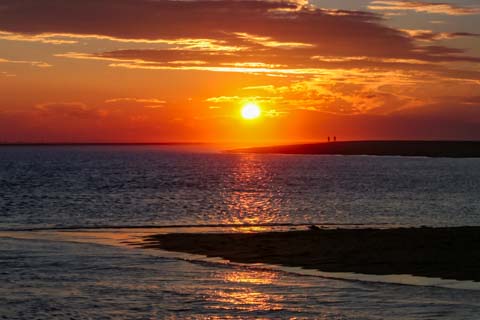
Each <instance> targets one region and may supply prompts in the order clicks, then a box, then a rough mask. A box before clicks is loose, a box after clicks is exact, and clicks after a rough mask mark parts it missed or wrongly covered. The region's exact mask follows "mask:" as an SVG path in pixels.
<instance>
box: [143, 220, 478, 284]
mask: <svg viewBox="0 0 480 320" xmlns="http://www.w3.org/2000/svg"><path fill="white" fill-rule="evenodd" d="M142 246H143V247H145V248H158V249H163V250H168V251H179V252H186V253H192V254H200V255H206V256H209V257H221V258H224V259H227V260H230V261H233V262H240V263H268V264H277V265H284V266H291V267H304V268H307V269H317V270H320V271H325V272H356V273H364V274H377V275H386V274H411V275H415V276H425V277H436V278H444V279H456V280H474V281H480V227H457V228H398V229H383V230H381V229H335V230H324V229H320V230H308V231H289V232H264V233H221V234H208V233H203V234H199V233H197V234H186V233H182V234H178V233H177V234H161V235H153V236H148V237H145V241H144V242H143V244H142Z"/></svg>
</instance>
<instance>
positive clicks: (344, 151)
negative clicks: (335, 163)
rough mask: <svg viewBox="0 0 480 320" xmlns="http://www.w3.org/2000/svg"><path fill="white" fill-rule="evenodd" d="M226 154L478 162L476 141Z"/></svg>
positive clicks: (300, 147) (327, 145)
mask: <svg viewBox="0 0 480 320" xmlns="http://www.w3.org/2000/svg"><path fill="white" fill-rule="evenodd" d="M229 152H232V153H280V154H324V155H373V156H410V157H415V156H416V157H446V158H478V157H480V141H342V142H325V143H311V144H295V145H283V146H271V147H255V148H243V149H234V150H230V151H229Z"/></svg>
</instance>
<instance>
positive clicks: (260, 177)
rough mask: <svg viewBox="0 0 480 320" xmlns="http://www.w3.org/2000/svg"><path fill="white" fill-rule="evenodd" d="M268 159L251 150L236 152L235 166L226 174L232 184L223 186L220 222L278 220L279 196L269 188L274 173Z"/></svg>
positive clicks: (264, 221) (271, 187)
mask: <svg viewBox="0 0 480 320" xmlns="http://www.w3.org/2000/svg"><path fill="white" fill-rule="evenodd" d="M268 163H269V162H268V161H262V159H260V158H259V157H258V155H255V154H240V155H238V158H236V163H235V166H233V168H232V171H231V172H230V174H229V176H228V177H226V178H227V179H230V180H231V183H232V185H233V186H234V188H233V190H232V189H230V190H224V194H223V201H224V203H225V204H226V207H227V210H228V212H227V213H228V214H227V215H226V216H225V218H224V221H223V222H224V223H234V224H265V223H271V222H278V221H279V219H280V218H279V216H278V215H279V213H280V208H281V201H282V200H281V198H282V197H280V196H279V191H278V190H275V189H274V188H273V186H275V184H274V183H272V181H273V179H274V178H275V176H274V172H273V170H271V168H269V167H268ZM232 213H235V214H232ZM242 231H247V232H248V231H251V232H254V231H261V230H242Z"/></svg>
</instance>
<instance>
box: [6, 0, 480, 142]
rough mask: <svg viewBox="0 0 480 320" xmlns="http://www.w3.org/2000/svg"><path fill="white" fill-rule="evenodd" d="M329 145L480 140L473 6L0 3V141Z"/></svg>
mask: <svg viewBox="0 0 480 320" xmlns="http://www.w3.org/2000/svg"><path fill="white" fill-rule="evenodd" d="M248 103H254V104H257V105H258V106H260V108H261V109H262V115H261V117H260V118H258V119H255V120H245V119H242V117H241V115H240V110H241V108H242V106H244V105H246V104H248ZM334 135H335V136H337V137H338V139H339V140H363V139H368V140H387V139H395V140H399V139H403V140H411V139H422V140H480V3H479V1H478V0H463V1H460V0H459V1H446V0H445V1H433V0H430V1H428V2H427V1H403V0H382V1H381V0H335V1H333V0H311V1H308V0H255V1H254V0H251V1H250V0H248V1H239V0H238V1H237V0H209V1H206V0H190V1H185V0H182V1H180V0H177V1H173V0H69V1H58V0H0V142H212V143H243V144H277V143H278V144H279V143H292V142H309V141H325V140H326V139H327V136H334Z"/></svg>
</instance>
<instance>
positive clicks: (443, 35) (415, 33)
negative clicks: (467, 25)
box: [402, 29, 480, 41]
mask: <svg viewBox="0 0 480 320" xmlns="http://www.w3.org/2000/svg"><path fill="white" fill-rule="evenodd" d="M402 31H403V32H405V33H406V34H408V35H409V36H410V37H412V38H413V39H415V40H420V41H438V40H450V39H455V38H465V37H473V38H476V37H480V33H471V32H434V31H432V30H422V29H402Z"/></svg>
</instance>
